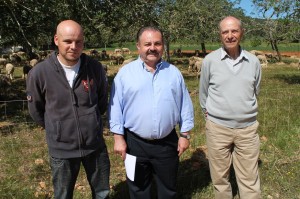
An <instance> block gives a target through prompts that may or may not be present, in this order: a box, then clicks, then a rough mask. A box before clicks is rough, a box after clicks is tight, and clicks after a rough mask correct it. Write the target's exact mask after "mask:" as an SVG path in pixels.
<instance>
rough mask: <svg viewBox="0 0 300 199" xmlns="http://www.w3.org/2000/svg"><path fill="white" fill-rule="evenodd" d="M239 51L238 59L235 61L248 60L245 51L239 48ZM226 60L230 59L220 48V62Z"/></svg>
mask: <svg viewBox="0 0 300 199" xmlns="http://www.w3.org/2000/svg"><path fill="white" fill-rule="evenodd" d="M240 49H241V53H240V55H239V57H238V58H237V60H241V59H246V60H249V58H248V56H247V55H246V53H245V50H244V49H242V48H241V47H240ZM226 58H230V56H229V55H228V54H227V52H226V51H225V50H224V48H223V47H222V48H221V60H224V59H226Z"/></svg>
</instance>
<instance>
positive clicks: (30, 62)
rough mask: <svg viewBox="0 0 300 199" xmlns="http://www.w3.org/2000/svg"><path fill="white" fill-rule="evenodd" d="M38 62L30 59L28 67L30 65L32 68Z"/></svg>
mask: <svg viewBox="0 0 300 199" xmlns="http://www.w3.org/2000/svg"><path fill="white" fill-rule="evenodd" d="M38 62H39V61H38V60H37V59H32V60H30V61H29V65H30V66H31V67H34V66H35V65H36V64H37V63H38Z"/></svg>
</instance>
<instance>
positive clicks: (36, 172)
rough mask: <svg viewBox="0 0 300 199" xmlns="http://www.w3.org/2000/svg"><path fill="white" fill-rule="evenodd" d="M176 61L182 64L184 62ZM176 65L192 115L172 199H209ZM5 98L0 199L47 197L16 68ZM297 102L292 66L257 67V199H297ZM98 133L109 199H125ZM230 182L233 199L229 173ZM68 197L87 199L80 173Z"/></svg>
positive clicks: (299, 78)
mask: <svg viewBox="0 0 300 199" xmlns="http://www.w3.org/2000/svg"><path fill="white" fill-rule="evenodd" d="M176 61H177V63H186V62H187V60H184V58H182V60H181V61H180V62H179V60H176ZM177 66H178V67H179V69H180V70H181V71H182V73H183V75H184V77H185V81H186V84H187V87H188V90H189V91H190V95H191V98H192V100H193V104H194V111H195V128H194V129H193V131H192V140H191V146H190V148H189V149H188V150H187V151H186V152H185V153H184V154H183V155H182V156H181V159H180V168H179V172H178V198H180V199H182V198H186V199H189V198H192V199H211V198H213V189H212V185H211V179H210V176H209V169H208V161H207V158H206V146H205V137H204V120H203V118H202V116H201V114H200V107H199V101H198V79H197V77H196V74H189V73H188V72H187V66H186V64H184V65H180V64H179V65H177ZM117 70H118V66H109V69H108V79H109V82H110V83H111V81H112V79H113V77H114V75H115V74H116V72H117ZM1 95H4V93H2V94H1ZM6 95H7V96H6V98H5V99H6V100H7V101H5V102H4V101H3V102H0V198H1V199H2V198H3V199H4V198H5V199H6V198H8V199H10V198H16V199H23V198H44V199H46V198H52V197H53V190H52V186H51V174H50V168H49V161H48V152H47V146H46V143H45V134H44V131H43V130H41V129H40V128H39V127H37V126H36V125H35V124H34V123H32V120H31V119H30V117H29V116H28V111H27V102H26V101H24V100H25V99H26V96H25V82H24V80H22V79H21V68H17V75H16V80H14V82H13V86H12V88H11V90H10V91H9V93H8V92H7V93H6ZM299 99H300V70H297V68H296V66H295V65H292V64H291V65H287V64H281V65H278V64H277V65H275V64H270V65H269V66H268V68H264V69H263V79H262V86H261V93H260V96H259V117H258V121H259V123H260V127H259V135H260V138H261V154H260V176H261V184H262V195H263V198H266V199H272V198H274V199H275V198H276V199H277V198H278V199H283V198H284V199H300V183H299V179H300V169H299V168H300V145H299V143H300V108H299V107H300V100H299ZM104 120H105V121H106V117H105V116H104ZM106 123H107V121H106ZM104 134H105V140H106V143H107V146H108V150H109V155H110V161H111V175H110V184H111V198H113V199H117V198H120V199H126V198H129V197H128V193H127V187H126V183H125V169H124V166H123V162H122V161H121V160H120V157H119V156H116V155H115V154H114V153H113V137H112V135H111V134H110V133H109V132H108V129H107V128H106V129H105V132H104ZM231 181H232V184H233V192H234V195H235V198H236V199H237V198H239V197H238V194H237V187H236V184H235V180H234V173H233V175H232V178H231ZM74 194H75V195H74V198H75V199H89V198H91V195H90V190H89V186H88V183H87V181H86V179H85V174H84V172H83V171H82V170H81V172H80V176H79V178H78V181H77V184H76V188H75V192H74Z"/></svg>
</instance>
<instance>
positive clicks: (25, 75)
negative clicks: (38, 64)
mask: <svg viewBox="0 0 300 199" xmlns="http://www.w3.org/2000/svg"><path fill="white" fill-rule="evenodd" d="M31 69H32V66H31V65H29V64H26V65H24V66H23V75H22V77H23V79H26V78H27V75H28V73H29V71H30V70H31Z"/></svg>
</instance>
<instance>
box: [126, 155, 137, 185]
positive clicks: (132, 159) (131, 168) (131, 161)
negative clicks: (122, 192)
mask: <svg viewBox="0 0 300 199" xmlns="http://www.w3.org/2000/svg"><path fill="white" fill-rule="evenodd" d="M124 162H125V169H126V174H127V177H128V178H129V180H131V181H134V174H135V164H136V156H133V155H130V154H128V153H126V158H125V161H124Z"/></svg>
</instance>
